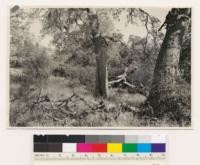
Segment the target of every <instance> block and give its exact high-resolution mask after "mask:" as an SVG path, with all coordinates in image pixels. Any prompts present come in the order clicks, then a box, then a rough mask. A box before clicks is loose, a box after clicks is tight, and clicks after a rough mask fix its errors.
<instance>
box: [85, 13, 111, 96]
mask: <svg viewBox="0 0 200 165" xmlns="http://www.w3.org/2000/svg"><path fill="white" fill-rule="evenodd" d="M88 12H89V21H90V26H91V34H92V40H93V44H94V52H95V55H96V85H95V95H96V96H97V97H98V96H100V97H104V98H106V97H107V95H108V74H107V52H106V48H105V44H104V41H103V39H102V37H101V33H100V30H99V20H98V16H97V14H96V12H95V11H92V9H88Z"/></svg>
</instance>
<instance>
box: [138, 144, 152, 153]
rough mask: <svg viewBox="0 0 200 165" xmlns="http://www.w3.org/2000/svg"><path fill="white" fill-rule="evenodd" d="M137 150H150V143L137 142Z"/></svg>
mask: <svg viewBox="0 0 200 165" xmlns="http://www.w3.org/2000/svg"><path fill="white" fill-rule="evenodd" d="M137 152H151V144H150V143H138V144H137Z"/></svg>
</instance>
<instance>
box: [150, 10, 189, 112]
mask: <svg viewBox="0 0 200 165" xmlns="http://www.w3.org/2000/svg"><path fill="white" fill-rule="evenodd" d="M188 10H190V9H172V10H171V11H170V12H169V13H168V15H167V17H166V20H165V23H166V26H167V27H166V28H167V31H166V35H165V38H164V41H163V43H162V46H161V50H160V53H159V55H158V59H157V61H156V66H155V70H154V77H153V82H152V88H151V91H150V94H149V98H148V100H149V102H150V104H151V106H152V107H153V108H154V111H159V107H160V103H161V102H163V101H166V100H168V99H169V98H171V97H173V96H174V95H175V88H176V77H177V75H178V72H179V58H180V53H181V46H182V41H183V36H184V31H185V29H186V28H187V26H188V17H189V16H190V15H189V13H190V12H189V11H188Z"/></svg>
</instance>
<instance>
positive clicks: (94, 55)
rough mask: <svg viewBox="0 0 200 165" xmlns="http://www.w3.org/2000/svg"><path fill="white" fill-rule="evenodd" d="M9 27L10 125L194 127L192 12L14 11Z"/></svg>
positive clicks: (11, 10)
mask: <svg viewBox="0 0 200 165" xmlns="http://www.w3.org/2000/svg"><path fill="white" fill-rule="evenodd" d="M8 21H9V23H8V42H9V48H8V50H9V51H8V52H9V55H8V57H9V69H8V70H9V110H8V120H9V127H38V128H40V127H60V128H68V127H94V128H97V127H98V128H154V127H156V128H190V127H191V123H192V113H191V55H192V54H191V52H192V45H191V37H192V9H191V8H169V7H160V8H159V7H141V8H140V7H137V8H135V7H130V8H112V7H109V8H108V7H107V8H95V7H93V8H91V7H89V8H86V7H85V8H75V7H74V8H69V7H68V8H67V7H64V6H63V7H55V8H52V7H51V8H49V7H31V6H18V5H15V6H12V7H10V8H9V18H8Z"/></svg>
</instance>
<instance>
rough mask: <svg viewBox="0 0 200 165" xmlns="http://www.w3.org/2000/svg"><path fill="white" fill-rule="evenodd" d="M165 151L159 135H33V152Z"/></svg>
mask: <svg viewBox="0 0 200 165" xmlns="http://www.w3.org/2000/svg"><path fill="white" fill-rule="evenodd" d="M44 152H46V153H165V152H166V138H165V136H161V135H155V136H150V135H126V136H124V135H69V136H67V135H34V153H44Z"/></svg>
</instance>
